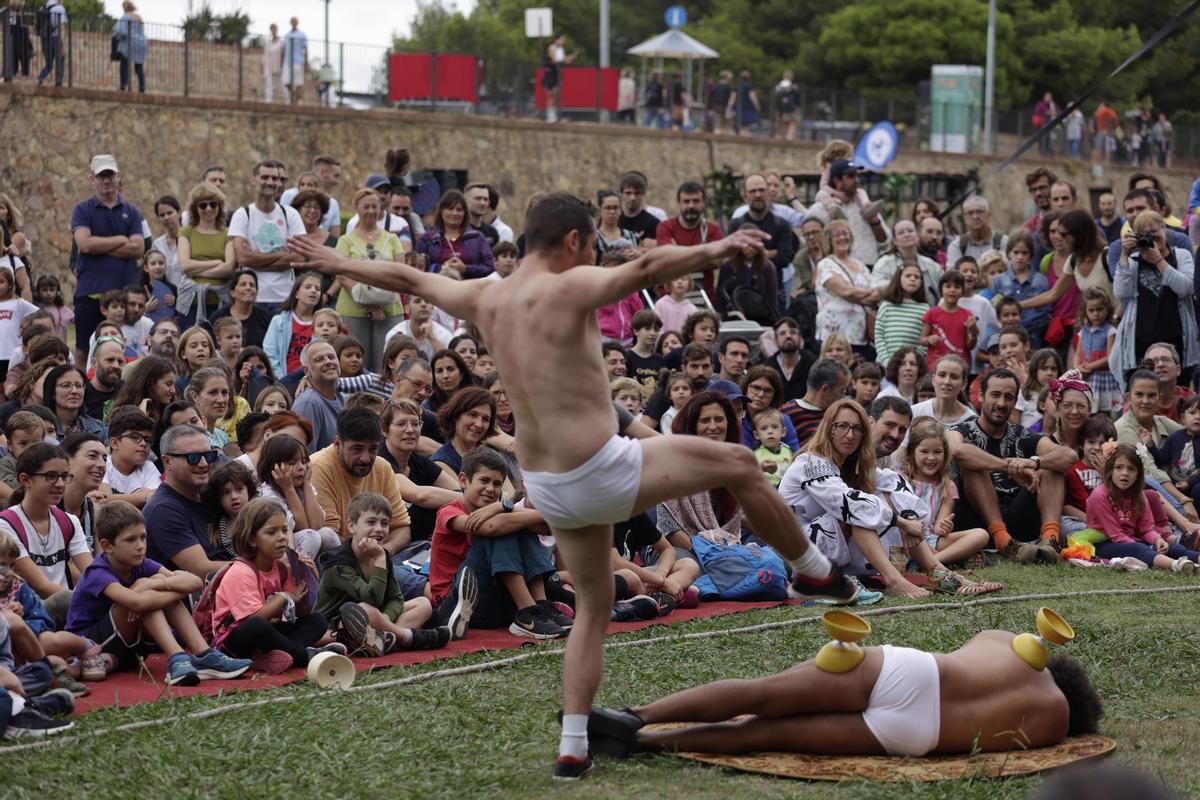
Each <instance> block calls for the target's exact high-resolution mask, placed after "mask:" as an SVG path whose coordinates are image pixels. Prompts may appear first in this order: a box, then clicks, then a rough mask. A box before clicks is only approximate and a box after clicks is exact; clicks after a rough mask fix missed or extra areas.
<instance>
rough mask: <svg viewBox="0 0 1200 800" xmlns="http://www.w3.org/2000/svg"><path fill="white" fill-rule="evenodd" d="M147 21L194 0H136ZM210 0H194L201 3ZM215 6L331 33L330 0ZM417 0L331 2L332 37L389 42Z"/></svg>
mask: <svg viewBox="0 0 1200 800" xmlns="http://www.w3.org/2000/svg"><path fill="white" fill-rule="evenodd" d="M135 2H137V5H138V11H139V13H140V14H141V15H142V18H143V19H144V20H146V22H167V23H175V24H179V23H180V22H182V21H183V19H184V17H186V16H187V13H188V0H141V1H139V0H135ZM203 2H204V0H191V3H192V5H193V7H194V8H200V7H201V5H202V4H203ZM104 5H105V8H106V9H107V10H108V13H110V14H112V15H113V16H114V17H119V16H121V0H104ZM209 5H210V6H211V8H212V9H213V11H215V12H217V13H219V14H221V13H228V12H230V11H239V10H240V11H245V12H247V13H248V14H250V20H251V23H250V31H251V33H266V31H267V26H268V25H270V24H271V23H272V22H274V23H276V24H278V25H279V28H280V32H286V31H287V21H288V19H289V18H290V17H292V16H293V15H295V16H297V17H299V18H300V29H301V30H302V31H304V32H305V33H307V34H308V38H309V42H310V43H315V42H316V40H324V38H325V3H324V0H209ZM448 5H454V6H456V7H457V8H459V9H461V10H463V11H464V12H466V11H468V10H470V9H471V8H473V7H474V5H475V4H474V2H473V0H458V2H457V3H448ZM416 9H417V4H416V1H415V0H331V2H330V4H329V39H330V41H332V42H348V43H353V44H371V45H379V46H381V47H386V46H387V45H389V44H391V40H392V33H394V32H395V33H407V32H408V25H409V21H410V20H411V19H412V16H413V14H414V13H415V12H416Z"/></svg>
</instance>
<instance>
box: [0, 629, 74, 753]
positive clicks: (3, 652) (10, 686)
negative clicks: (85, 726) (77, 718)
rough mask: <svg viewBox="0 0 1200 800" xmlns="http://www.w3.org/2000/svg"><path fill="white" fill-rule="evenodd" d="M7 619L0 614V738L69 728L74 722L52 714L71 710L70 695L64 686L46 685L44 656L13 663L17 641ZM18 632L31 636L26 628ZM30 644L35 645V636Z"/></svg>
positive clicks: (50, 676) (49, 676) (49, 679)
mask: <svg viewBox="0 0 1200 800" xmlns="http://www.w3.org/2000/svg"><path fill="white" fill-rule="evenodd" d="M7 620H8V617H6V616H5V615H3V614H0V739H16V738H22V737H27V736H28V737H34V736H52V735H54V734H56V733H62V732H63V731H65V730H70V729H71V728H72V727H73V726H74V723H72V722H70V721H69V720H65V719H53V718H52V717H55V716H66V715H69V714H70V713H71V712H72V711H74V710H75V698H74V696H72V694H71V693H70V692H69V691H67V690H66V689H62V688H57V689H52V688H50V686H51V684H52V683H53V681H54V676H53V674H52V673H51V671H50V665H49V664H48V663H46V661H45V659H44V658H42V659H40V660H38V661H26V662H25V663H23V664H21V665H20V666H17V663H16V661H17V653H16V650H17V649H18V648H19V647H20V645H18V643H17V641H16V639H15V637H14V632H13V631H11V630H10V629H9V626H8V622H7ZM21 636H22V638H24V639H25V640H29V639H32V634H31V633H29V629H28V628H25V629H24V631H23V632H22V634H21ZM33 644H34V646H36V644H37V642H36V640H34V642H33Z"/></svg>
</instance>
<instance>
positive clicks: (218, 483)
mask: <svg viewBox="0 0 1200 800" xmlns="http://www.w3.org/2000/svg"><path fill="white" fill-rule="evenodd" d="M256 497H258V478H257V477H256V476H255V475H254V473H253V472H251V471H250V468H249V467H247V466H246V465H245V464H243V463H242V462H241V461H226V462H225V463H223V464H221V466H219V467H217V468H216V469H215V470H213V472H212V477H210V478H209V479H208V483H207V484H205V486H204V489H203V490H202V491H201V492H200V499H201V500H203V501H204V505H205V506H207V507H208V508H211V509H217V508H220V509H221V515H220V516H219V517H218V518H217V521H216V523H215V524H213V525H212V526H211V527H210V529H209V538H210V539H211V540H212V543H213V547H214V548H217V550H219V552H214V554H213V558H214V559H217V560H220V561H233V560H234V559H235V558H237V553H236V552H234V550H233V540H232V539H230V533H231V532H232V531H233V523H234V522H235V521H237V518H238V514H239V513H241V511H242V509H243V508H245V507H246V504H247V503H249V502H250V501H251V500H253V499H254V498H256Z"/></svg>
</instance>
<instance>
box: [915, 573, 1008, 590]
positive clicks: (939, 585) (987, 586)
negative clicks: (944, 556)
mask: <svg viewBox="0 0 1200 800" xmlns="http://www.w3.org/2000/svg"><path fill="white" fill-rule="evenodd" d="M929 588H930V589H932V590H933V591H935V592H940V593H942V594H952V595H959V596H973V595H978V594H987V593H989V592H998V591H1000V590H1001V589H1003V588H1004V584H1003V583H999V582H997V581H969V580H967V579H966V578H964V577H963V576H962V575H959V574H958V573H956V572H951V571H950V570H945V571H943V570H934V571H933V572H930V573H929Z"/></svg>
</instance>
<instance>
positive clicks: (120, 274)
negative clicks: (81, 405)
mask: <svg viewBox="0 0 1200 800" xmlns="http://www.w3.org/2000/svg"><path fill="white" fill-rule="evenodd" d="M120 185H121V173H120V170H118V169H117V160H116V159H115V158H113V157H112V156H110V155H99V156H96V157H95V158H93V159H92V187H93V188H95V190H96V193H95V194H94V195H92V196H91V197H89V198H88V199H87V200H84V201H83V202H82V203H79V204H78V205H76V206H75V210H74V211H73V212H71V235H72V236H73V237H74V239H75V247H76V248H77V249H78V251H79V256H78V258H77V259H76V261H75V275H76V278H77V280H76V284H75V361H76V363H77V364H79V366H80V367H83V366H84V364H86V363H87V354H88V340H89V339H90V338H91V336H92V334H93V333H95V331H96V326H97V325H99V324H100V295H102V294H103V293H104V292H106V291H108V290H109V289H121V288H123V287H125V286H128V285H129V284H131V283H137V275H138V268H137V260H138V259H139V258H140V257H141V255H142V252H143V249H144V245H143V237H142V214H141V212H140V211H138V210H137V209H136V208H134V207H133V206H132V205H130V204H129V203H127V202H126V201H125V200H123V199H121V196H120V194H119V193H118V191H117V189H118V188H119V187H120Z"/></svg>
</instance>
